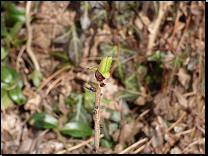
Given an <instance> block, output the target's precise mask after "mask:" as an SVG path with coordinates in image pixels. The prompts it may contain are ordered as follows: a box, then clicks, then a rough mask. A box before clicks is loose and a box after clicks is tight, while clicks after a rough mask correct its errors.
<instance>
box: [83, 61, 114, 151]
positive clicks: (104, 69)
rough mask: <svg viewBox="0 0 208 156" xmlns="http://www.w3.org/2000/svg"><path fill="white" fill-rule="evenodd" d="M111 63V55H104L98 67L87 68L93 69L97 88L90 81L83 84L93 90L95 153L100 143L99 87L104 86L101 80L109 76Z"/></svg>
mask: <svg viewBox="0 0 208 156" xmlns="http://www.w3.org/2000/svg"><path fill="white" fill-rule="evenodd" d="M111 63H112V57H104V58H103V59H102V60H101V62H100V65H99V68H97V67H92V68H89V69H93V70H95V78H96V79H97V88H95V87H93V86H92V85H91V84H90V83H88V84H85V88H87V89H89V90H91V91H92V92H95V112H94V113H93V115H94V117H93V119H94V122H95V141H94V142H95V147H94V148H93V151H94V152H95V153H98V152H99V143H100V128H101V127H102V126H101V125H100V100H101V88H102V87H104V86H105V84H104V83H103V80H105V79H108V78H109V77H110V72H109V71H110V66H111Z"/></svg>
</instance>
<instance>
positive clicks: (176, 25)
mask: <svg viewBox="0 0 208 156" xmlns="http://www.w3.org/2000/svg"><path fill="white" fill-rule="evenodd" d="M180 16H181V12H180V11H178V13H177V16H176V19H175V25H174V28H173V33H172V38H171V41H170V45H169V50H171V49H172V44H173V39H174V37H175V34H176V28H177V27H178V22H179V17H180Z"/></svg>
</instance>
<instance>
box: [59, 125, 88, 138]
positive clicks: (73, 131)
mask: <svg viewBox="0 0 208 156" xmlns="http://www.w3.org/2000/svg"><path fill="white" fill-rule="evenodd" d="M60 131H61V132H63V133H65V134H68V135H71V136H74V137H86V136H90V135H91V134H92V128H91V127H90V126H89V125H87V124H85V123H83V122H80V121H74V122H69V123H66V124H65V125H64V126H63V127H62V128H61V130H60Z"/></svg>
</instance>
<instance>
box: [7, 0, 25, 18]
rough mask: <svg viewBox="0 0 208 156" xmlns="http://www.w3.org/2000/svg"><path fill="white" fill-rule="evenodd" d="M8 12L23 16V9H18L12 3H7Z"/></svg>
mask: <svg viewBox="0 0 208 156" xmlns="http://www.w3.org/2000/svg"><path fill="white" fill-rule="evenodd" d="M8 12H9V13H10V14H17V15H25V8H23V7H18V6H16V5H15V4H14V3H12V2H9V7H8Z"/></svg>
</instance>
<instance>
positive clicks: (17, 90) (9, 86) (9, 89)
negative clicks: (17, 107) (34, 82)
mask: <svg viewBox="0 0 208 156" xmlns="http://www.w3.org/2000/svg"><path fill="white" fill-rule="evenodd" d="M22 87H23V82H22V80H21V77H20V75H19V74H18V73H17V72H16V71H15V70H14V69H13V68H10V67H1V91H2V92H3V93H2V94H1V98H3V99H4V102H5V103H3V105H4V107H5V108H7V107H8V106H9V105H10V104H11V100H12V101H14V102H15V103H17V104H20V103H21V102H23V101H26V97H25V96H24V95H23V94H22V91H21V88H22ZM8 98H9V99H8Z"/></svg>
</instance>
